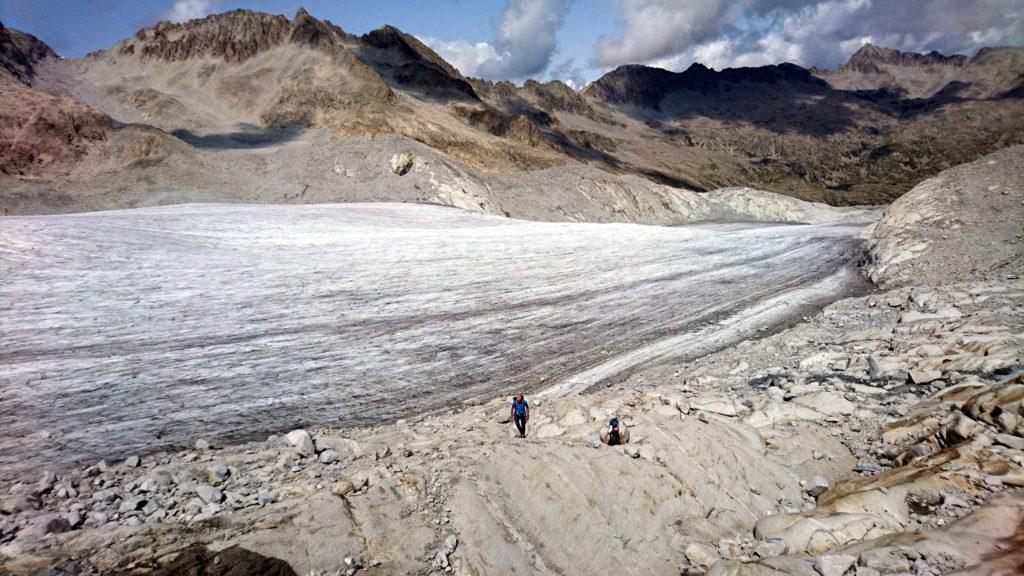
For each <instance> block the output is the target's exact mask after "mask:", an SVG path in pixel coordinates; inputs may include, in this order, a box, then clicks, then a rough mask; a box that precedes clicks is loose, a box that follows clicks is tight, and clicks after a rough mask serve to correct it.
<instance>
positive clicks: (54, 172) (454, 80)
mask: <svg viewBox="0 0 1024 576" xmlns="http://www.w3.org/2000/svg"><path fill="white" fill-rule="evenodd" d="M0 37H2V39H0V62H2V63H3V70H4V71H5V77H7V78H8V79H9V80H11V82H8V83H6V84H5V86H7V87H6V88H5V93H4V101H5V104H7V106H5V112H6V113H7V120H6V121H5V124H4V126H5V128H4V131H3V135H2V141H0V150H2V151H3V152H0V154H2V156H0V157H2V159H3V162H2V164H3V168H2V172H0V179H2V180H3V182H4V187H3V188H4V191H5V192H4V193H3V195H2V196H0V205H2V206H3V208H4V209H5V210H7V211H9V212H11V211H13V212H51V211H74V210H82V209H90V208H97V207H123V206H135V205H145V204H149V203H154V202H162V203H166V202H169V201H174V200H173V198H174V194H173V193H171V192H170V189H169V186H170V187H178V188H181V189H182V190H181V191H180V194H181V195H182V196H183V198H184V197H186V196H187V197H188V198H186V199H196V198H197V197H198V198H202V199H210V200H218V199H221V200H238V199H240V198H245V199H247V200H249V201H256V202H281V201H294V202H307V201H314V200H313V198H315V199H317V201H328V200H331V201H351V200H360V199H367V197H372V198H374V199H377V198H380V199H385V200H402V201H408V200H415V199H416V198H418V197H423V200H426V201H442V202H445V201H447V200H445V198H452V197H455V196H458V197H460V198H461V197H474V198H477V197H481V196H494V195H496V194H497V193H496V192H495V191H496V190H502V189H507V188H517V187H521V183H522V182H524V181H526V182H529V181H534V180H536V179H537V178H539V177H540V175H541V174H544V173H545V172H544V171H545V170H551V169H554V168H555V167H558V170H559V171H560V172H563V173H570V174H574V175H576V176H577V177H578V178H576V180H577V182H578V184H575V185H571V186H569V187H568V188H564V189H562V188H560V189H559V190H558V194H559V195H560V196H563V197H564V198H567V199H569V201H568V202H566V203H562V204H559V205H548V204H549V203H548V202H547V201H546V200H544V198H541V197H533V198H532V199H530V204H531V205H530V206H526V205H525V204H523V203H522V202H521V200H517V201H516V202H511V201H508V200H507V198H506V201H505V202H504V203H503V204H504V206H503V207H502V209H501V210H502V211H503V212H505V213H508V214H511V215H520V216H522V215H525V214H526V213H530V214H531V217H536V216H535V214H536V213H537V210H536V208H537V206H539V205H544V206H545V208H544V209H543V210H542V211H541V216H540V217H542V218H546V219H565V218H582V219H609V218H610V219H619V220H632V221H648V220H645V219H644V217H643V216H641V215H639V212H637V211H636V210H632V209H629V210H627V211H626V212H622V211H621V210H619V209H618V208H615V207H613V206H612V205H607V204H606V205H602V206H601V207H599V208H598V209H596V210H590V209H587V210H580V209H577V208H576V206H578V205H580V204H587V203H589V202H590V196H589V195H588V194H589V190H592V189H594V188H598V187H600V186H602V185H601V184H599V183H598V182H597V181H598V180H599V181H615V182H616V185H617V186H618V187H620V188H622V189H623V190H625V191H627V195H628V196H630V197H632V198H635V199H637V202H639V203H641V204H643V203H648V202H649V203H656V202H657V201H658V200H657V196H656V195H652V194H651V193H650V191H649V190H650V186H649V185H647V184H644V185H642V186H640V187H637V186H636V185H635V184H634V183H635V182H636V180H633V179H631V178H632V177H633V176H636V177H639V178H641V179H644V180H647V181H650V182H652V183H655V184H656V185H660V186H667V187H672V188H685V189H689V190H694V191H705V190H712V189H715V188H721V187H729V186H753V187H757V188H761V189H765V190H769V191H774V192H778V193H782V194H787V195H791V196H795V197H797V198H801V199H804V200H811V201H818V202H828V203H831V204H835V205H850V204H867V203H880V202H887V201H890V200H892V199H893V198H896V197H898V196H899V195H900V194H902V193H903V192H905V191H906V190H909V189H910V188H912V187H913V186H914V185H916V184H917V183H918V182H920V181H921V180H923V179H925V178H927V177H929V176H931V175H934V174H935V173H937V172H939V171H940V170H943V169H945V168H948V167H949V166H952V165H954V164H958V163H961V162H966V161H970V160H973V159H975V158H977V157H979V156H980V155H983V154H985V153H988V152H990V151H992V150H995V149H998V148H1001V147H1004V146H1007V145H1012V144H1015V143H1021V142H1024V126H1022V124H1024V122H1022V121H1021V118H1022V117H1024V92H1022V90H1024V88H1022V85H1024V84H1022V80H1021V74H1022V71H1024V64H1022V62H1024V56H1022V54H1024V50H1022V49H1019V48H998V49H986V50H982V51H981V52H979V53H978V54H977V55H975V56H974V57H971V58H967V57H965V56H950V57H946V56H942V55H938V54H934V53H933V54H927V55H919V54H907V53H901V52H898V51H893V50H887V49H882V48H877V47H874V46H865V47H864V48H862V49H861V50H860V51H858V52H857V53H856V54H855V55H854V57H853V58H851V60H850V62H848V63H847V64H845V65H843V66H841V67H840V68H838V69H837V70H835V71H831V72H828V71H821V70H806V69H804V68H801V67H799V66H796V65H793V64H779V65H777V66H764V67H759V68H739V69H726V70H722V71H715V70H711V69H709V68H706V67H704V66H701V65H699V64H695V65H693V66H692V67H691V68H689V69H688V70H686V71H684V72H680V73H674V72H669V71H666V70H660V69H655V68H649V67H644V66H623V67H620V68H618V69H616V70H614V71H611V72H609V73H608V74H606V75H605V76H604V77H602V78H600V79H599V80H597V81H595V82H594V83H592V84H591V85H590V86H588V87H587V88H586V89H585V90H583V91H581V92H577V91H575V90H573V89H572V88H570V87H569V86H567V85H565V84H564V83H562V82H558V81H551V82H547V83H540V82H536V81H528V82H526V83H525V84H524V85H523V86H516V85H514V84H512V83H510V82H490V81H484V80H479V79H475V78H467V77H464V76H463V75H462V74H460V73H459V72H458V70H456V69H455V68H454V67H453V66H451V65H450V64H449V63H447V62H445V61H444V60H443V59H442V58H441V57H440V56H438V55H437V54H436V53H435V52H433V51H432V50H431V49H430V48H429V47H427V46H426V45H424V44H423V43H422V42H420V41H419V40H417V39H416V38H415V37H413V36H411V35H408V34H406V33H404V32H402V31H400V30H398V29H396V28H394V27H391V26H384V27H382V28H380V29H377V30H374V31H372V32H369V33H367V34H365V35H362V36H356V35H353V34H350V33H347V32H345V31H344V30H342V29H341V28H339V27H338V26H336V25H335V24H332V23H331V22H329V21H322V20H318V19H316V18H314V17H313V16H311V15H310V14H309V13H307V12H306V11H305V10H301V9H300V10H299V11H298V12H297V13H296V14H295V16H294V17H292V18H290V19H289V18H287V17H285V16H281V15H270V14H264V13H259V12H252V11H248V10H234V11H231V12H226V13H223V14H215V15H212V16H208V17H206V18H202V19H199V20H192V21H189V22H185V23H182V24H173V23H170V22H161V23H159V24H157V25H155V26H153V27H150V28H144V29H142V30H139V31H138V33H136V34H135V35H134V36H133V37H131V38H127V39H125V40H123V41H121V42H119V43H117V44H116V45H114V46H113V47H111V48H109V49H107V50H102V51H99V52H96V53H93V54H91V55H89V56H88V57H85V58H81V59H59V58H56V57H55V56H54V55H53V53H52V51H50V50H49V49H48V48H46V47H45V45H43V44H42V43H40V42H38V41H37V40H34V39H32V38H31V37H30V36H28V35H25V34H22V33H19V32H16V31H9V30H7V29H4V30H3V31H2V32H0ZM12 82H13V83H12ZM26 89H28V90H30V91H26ZM36 93H42V94H45V95H47V96H45V97H43V98H41V99H40V98H36V97H35V96H34V94H36ZM53 99H57V100H53ZM37 100H42V101H50V102H51V103H50V104H48V107H51V108H52V107H54V106H57V104H56V103H57V102H60V106H62V107H65V108H67V107H74V106H84V108H82V109H83V110H84V109H88V110H95V111H97V112H96V113H98V114H100V115H101V116H104V117H108V118H109V120H108V121H107V126H108V127H106V128H103V130H105V131H109V134H106V133H105V134H106V136H105V137H104V138H102V139H101V138H93V139H92V140H90V139H89V138H87V137H84V136H82V135H80V134H77V133H76V134H67V129H61V130H58V131H56V132H53V131H51V130H49V129H47V130H44V132H45V133H46V134H49V136H45V135H40V134H38V132H39V130H36V131H35V132H33V131H31V130H29V133H31V137H29V135H26V133H25V127H26V126H28V125H31V124H33V122H34V121H33V120H32V118H33V116H32V114H33V112H32V111H33V110H36V109H37V107H38V102H36V101H37ZM72 103H73V104H72ZM17 110H21V112H11V111H17ZM95 123H96V122H95V121H87V122H79V123H76V122H71V126H72V127H74V126H77V125H83V126H91V125H93V124H95ZM58 124H59V123H58ZM72 131H74V130H72ZM316 131H322V132H326V133H329V134H330V135H331V136H333V139H331V140H330V141H328V142H327V144H326V145H327V146H328V147H329V148H332V149H335V150H332V151H327V150H324V151H323V156H325V157H326V156H327V155H329V154H337V155H340V157H345V152H344V151H343V150H349V149H353V150H354V149H357V148H359V147H365V148H366V149H368V150H377V149H378V148H380V144H379V143H380V142H381V141H382V140H381V139H382V138H384V137H387V138H389V140H387V142H388V143H389V144H394V147H393V148H392V149H391V150H390V151H389V152H390V153H384V154H381V155H380V156H381V157H382V158H383V160H382V161H381V163H380V164H379V165H378V166H377V167H376V168H377V169H375V170H373V171H372V172H373V173H374V174H375V175H376V176H374V178H372V179H371V180H372V183H373V184H372V186H371V187H372V188H373V191H372V192H370V193H368V192H366V191H365V190H366V182H367V180H366V178H363V179H360V180H361V181H360V182H359V183H358V185H357V183H356V182H354V181H353V180H355V178H351V177H349V176H345V177H344V178H337V176H338V175H339V174H354V173H355V170H353V169H351V168H346V167H344V166H341V167H340V168H338V170H337V171H335V167H337V166H339V164H337V163H333V164H331V165H329V166H327V170H326V171H325V170H322V169H321V168H320V167H319V166H317V167H313V166H310V167H309V169H307V170H306V171H304V172H301V173H300V176H298V177H297V176H296V175H294V174H290V173H289V174H284V173H283V172H282V171H281V170H280V169H279V168H277V166H279V165H280V164H281V162H278V161H275V160H273V159H274V158H281V159H284V158H287V159H288V161H287V163H293V162H294V159H293V158H294V157H295V156H297V155H298V156H304V157H316V156H319V155H320V151H312V150H309V149H306V151H305V152H304V153H303V152H302V149H303V148H304V147H305V146H306V143H308V142H311V141H316V142H320V143H323V142H325V140H324V139H323V138H321V137H319V136H310V135H309V133H310V132H316ZM86 132H89V133H92V134H96V131H95V130H86ZM83 139H85V140H90V141H100V140H103V141H106V142H107V144H105V145H103V146H95V145H82V144H81V140H83ZM64 146H68V147H70V151H69V152H67V153H60V150H61V149H62V148H63V147H64ZM413 150H420V151H421V153H420V156H421V157H422V158H423V161H426V162H430V163H432V164H435V165H437V166H438V167H439V170H440V171H443V172H445V173H446V174H447V175H448V176H447V177H446V178H445V180H446V181H447V182H448V183H449V184H446V185H445V186H442V185H441V184H440V180H439V179H436V178H435V179H431V180H430V182H429V183H428V189H427V190H426V191H424V189H423V186H422V184H421V183H419V182H417V183H416V184H415V186H413V184H412V183H409V182H404V183H403V185H400V186H396V185H395V183H394V182H385V181H383V180H381V178H389V179H390V178H391V175H390V174H391V170H389V169H388V162H389V160H388V159H389V158H390V157H391V156H392V155H395V154H398V155H403V154H406V153H411V152H412V151H413ZM90 151H92V152H90ZM52 158H59V159H60V160H59V161H56V160H52ZM172 158H173V159H174V160H173V162H172V161H171V159H172ZM268 159H270V160H269V162H268ZM348 161H349V160H345V162H348ZM353 161H356V160H353ZM358 162H360V163H362V162H363V161H362V160H358ZM253 166H256V167H258V169H257V170H256V171H255V173H259V174H260V176H259V177H255V174H254V170H253V169H252V167H253ZM593 169H596V171H597V172H600V173H602V174H604V175H603V176H600V177H599V178H597V180H595V179H594V178H593V177H592V175H593V174H595V171H594V170H593ZM549 174H550V173H549ZM378 176H379V177H378ZM562 179H563V180H565V179H564V178H562ZM569 180H572V179H569ZM454 181H458V182H460V184H458V185H454V186H453V185H451V184H450V182H454ZM225 182H230V183H233V185H234V188H235V189H234V190H230V191H229V190H225V187H224V183H225ZM406 184H407V185H406ZM417 186H418V188H417ZM294 189H298V190H300V191H302V192H301V194H299V193H295V192H292V190H294ZM272 190H273V191H274V192H271V191H272ZM392 191H394V192H392ZM453 194H454V196H453ZM498 196H500V195H498ZM519 198H521V197H519ZM498 203H500V202H498V201H497V200H496V199H495V198H493V197H491V198H489V199H488V200H487V201H477V200H474V201H472V202H463V203H462V204H465V205H471V206H475V207H476V208H475V209H483V210H487V209H488V208H487V206H493V205H495V204H498ZM638 218H639V220H637V219H638Z"/></svg>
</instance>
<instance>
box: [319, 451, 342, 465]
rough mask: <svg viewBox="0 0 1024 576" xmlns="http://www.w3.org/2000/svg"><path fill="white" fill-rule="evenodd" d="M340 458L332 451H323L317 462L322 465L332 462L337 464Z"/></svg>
mask: <svg viewBox="0 0 1024 576" xmlns="http://www.w3.org/2000/svg"><path fill="white" fill-rule="evenodd" d="M340 457H341V456H340V455H339V454H338V453H337V452H335V451H334V450H324V451H323V452H321V453H320V458H319V460H320V462H321V463H323V464H330V463H332V462H337V461H338V459H339V458H340Z"/></svg>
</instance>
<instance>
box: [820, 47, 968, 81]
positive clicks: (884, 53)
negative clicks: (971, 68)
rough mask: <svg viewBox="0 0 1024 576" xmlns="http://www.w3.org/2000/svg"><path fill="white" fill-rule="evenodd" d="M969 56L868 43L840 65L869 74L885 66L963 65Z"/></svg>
mask: <svg viewBox="0 0 1024 576" xmlns="http://www.w3.org/2000/svg"><path fill="white" fill-rule="evenodd" d="M966 62H967V57H966V56H963V55H961V54H954V55H952V56H946V55H945V54H942V53H940V52H938V51H936V50H932V51H931V52H929V53H927V54H919V53H917V52H903V51H900V50H896V49H895V48H885V47H882V46H876V45H874V44H871V43H870V42H869V43H866V44H864V45H863V46H861V47H860V48H858V49H857V51H856V52H854V53H853V55H852V56H850V60H849V61H847V62H846V64H843V65H842V66H840V67H839V69H840V70H856V71H859V72H864V73H868V74H877V73H879V72H881V70H882V67H884V66H900V67H922V66H929V65H936V64H938V65H942V64H952V65H955V66H961V65H963V64H965V63H966Z"/></svg>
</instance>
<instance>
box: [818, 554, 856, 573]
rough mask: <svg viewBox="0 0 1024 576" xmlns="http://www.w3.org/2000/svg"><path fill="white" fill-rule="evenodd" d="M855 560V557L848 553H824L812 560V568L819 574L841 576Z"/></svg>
mask: <svg viewBox="0 0 1024 576" xmlns="http://www.w3.org/2000/svg"><path fill="white" fill-rule="evenodd" d="M855 562H857V557H856V556H850V555H849V554H826V555H824V556H818V557H817V558H816V559H815V560H814V570H815V571H816V572H817V573H818V574H821V576H843V574H845V573H846V571H847V570H849V569H850V568H851V567H852V566H853V565H854V563H855Z"/></svg>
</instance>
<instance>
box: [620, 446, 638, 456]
mask: <svg viewBox="0 0 1024 576" xmlns="http://www.w3.org/2000/svg"><path fill="white" fill-rule="evenodd" d="M622 451H623V453H625V454H626V456H629V457H630V458H639V457H640V449H639V448H637V447H636V446H624V447H623V448H622Z"/></svg>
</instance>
